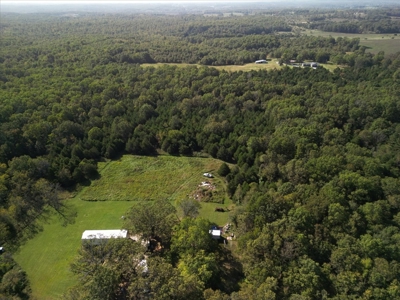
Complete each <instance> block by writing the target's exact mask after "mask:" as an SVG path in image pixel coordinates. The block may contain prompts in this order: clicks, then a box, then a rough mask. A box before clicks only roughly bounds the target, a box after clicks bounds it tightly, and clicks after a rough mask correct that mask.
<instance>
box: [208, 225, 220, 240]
mask: <svg viewBox="0 0 400 300" xmlns="http://www.w3.org/2000/svg"><path fill="white" fill-rule="evenodd" d="M208 233H209V234H211V237H212V238H213V239H216V240H219V239H220V238H221V230H220V229H218V227H216V226H213V227H212V228H211V229H210V230H209V231H208Z"/></svg>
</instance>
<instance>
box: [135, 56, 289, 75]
mask: <svg viewBox="0 0 400 300" xmlns="http://www.w3.org/2000/svg"><path fill="white" fill-rule="evenodd" d="M163 65H174V66H178V67H181V68H184V67H187V66H197V67H200V66H203V65H199V64H184V63H182V64H181V63H174V64H172V63H168V64H165V63H157V64H142V65H141V66H142V67H155V68H157V67H160V66H163ZM210 67H213V68H216V69H218V70H225V71H230V72H235V71H244V72H247V71H252V70H261V69H266V70H273V69H281V68H282V67H281V66H279V65H278V64H277V63H276V60H275V59H273V60H271V61H269V62H268V63H267V64H255V63H249V64H245V65H229V66H210Z"/></svg>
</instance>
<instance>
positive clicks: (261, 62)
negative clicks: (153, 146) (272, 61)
mask: <svg viewBox="0 0 400 300" xmlns="http://www.w3.org/2000/svg"><path fill="white" fill-rule="evenodd" d="M255 63H256V64H267V63H268V62H267V61H266V60H265V59H260V60H256V61H255Z"/></svg>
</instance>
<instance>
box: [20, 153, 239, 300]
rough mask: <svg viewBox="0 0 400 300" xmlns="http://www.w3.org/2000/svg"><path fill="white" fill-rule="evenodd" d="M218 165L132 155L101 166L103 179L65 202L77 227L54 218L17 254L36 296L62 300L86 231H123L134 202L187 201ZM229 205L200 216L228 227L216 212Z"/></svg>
mask: <svg viewBox="0 0 400 300" xmlns="http://www.w3.org/2000/svg"><path fill="white" fill-rule="evenodd" d="M220 165H221V161H219V160H216V159H211V158H196V157H193V158H188V157H173V156H158V157H140V156H131V155H127V156H123V157H121V159H119V160H115V161H109V162H105V163H101V164H100V165H99V170H100V173H101V177H100V178H99V179H98V180H96V181H93V182H92V184H91V185H90V186H88V187H85V188H83V189H82V190H81V191H80V193H78V194H77V195H76V196H75V197H74V198H71V199H68V200H65V203H66V205H67V208H68V210H69V211H71V212H76V217H75V218H74V222H73V223H72V224H69V225H66V226H63V222H62V220H61V219H60V218H59V217H57V216H56V215H53V216H50V218H48V219H46V220H42V221H41V222H40V225H41V226H42V227H43V230H42V231H41V232H40V233H38V234H37V235H36V236H34V238H32V239H30V240H28V241H27V242H26V243H25V244H24V245H22V246H21V247H20V250H19V251H18V253H16V254H15V255H14V257H15V259H16V260H17V262H18V263H19V264H20V265H21V267H22V268H23V269H24V270H25V271H26V272H27V274H28V277H29V280H30V282H31V287H32V291H33V295H34V297H35V298H36V299H40V300H42V299H43V300H47V299H62V295H63V293H65V292H66V291H67V289H68V288H69V287H71V286H73V285H74V284H75V283H76V278H75V277H74V276H73V274H72V273H71V272H70V270H69V266H70V264H71V262H72V261H73V260H74V258H75V257H76V255H77V251H78V250H79V247H80V245H81V240H80V239H81V235H82V232H83V231H84V230H88V229H119V228H122V226H123V220H122V219H121V217H122V216H123V215H125V213H126V212H127V210H128V209H129V208H130V207H131V206H132V204H133V201H144V202H143V204H144V205H145V203H146V201H150V200H153V199H157V198H166V199H169V200H170V201H171V203H175V200H178V199H181V198H185V197H187V195H188V194H190V192H192V191H193V190H195V189H196V187H197V185H198V184H199V183H200V182H201V181H205V180H208V179H205V178H204V177H203V175H202V173H204V172H212V173H213V174H214V173H216V170H218V168H219V166H220ZM212 181H213V182H214V184H215V185H216V186H217V188H219V189H220V190H221V191H223V190H224V189H225V187H224V182H223V180H222V179H221V178H218V176H217V177H216V178H214V179H212ZM82 199H91V200H94V199H97V200H101V201H83V200H82ZM124 200H125V201H124ZM126 200H128V201H126ZM225 200H226V201H225V203H224V204H217V203H202V208H201V212H200V216H201V217H205V218H208V219H209V220H210V221H212V222H215V223H216V224H218V225H224V224H225V223H226V222H227V221H228V216H229V214H228V213H220V212H215V211H214V209H215V207H228V206H229V207H232V204H231V202H230V200H229V199H228V198H226V199H225Z"/></svg>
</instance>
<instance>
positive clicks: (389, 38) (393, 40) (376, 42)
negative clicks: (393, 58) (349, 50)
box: [303, 30, 400, 54]
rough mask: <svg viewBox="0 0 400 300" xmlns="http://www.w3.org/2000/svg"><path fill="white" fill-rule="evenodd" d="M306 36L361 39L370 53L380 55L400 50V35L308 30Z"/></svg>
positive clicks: (361, 42)
mask: <svg viewBox="0 0 400 300" xmlns="http://www.w3.org/2000/svg"><path fill="white" fill-rule="evenodd" d="M303 34H305V35H313V36H322V37H329V36H331V37H334V38H337V37H340V36H341V37H348V38H359V39H360V45H363V46H366V47H368V50H367V51H369V52H371V53H378V52H379V51H385V54H392V53H396V52H398V51H399V49H400V34H398V35H395V34H351V33H338V32H324V31H320V30H306V31H304V32H303Z"/></svg>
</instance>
